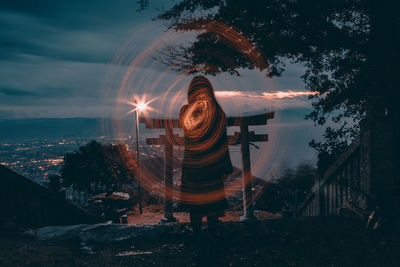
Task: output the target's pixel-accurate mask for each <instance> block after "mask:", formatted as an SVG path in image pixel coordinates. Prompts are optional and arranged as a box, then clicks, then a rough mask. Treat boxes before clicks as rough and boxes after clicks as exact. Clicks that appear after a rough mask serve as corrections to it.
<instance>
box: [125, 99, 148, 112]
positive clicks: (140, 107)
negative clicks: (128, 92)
mask: <svg viewBox="0 0 400 267" xmlns="http://www.w3.org/2000/svg"><path fill="white" fill-rule="evenodd" d="M133 98H134V100H133V101H126V100H125V101H122V102H125V103H127V104H128V105H131V106H132V107H133V109H131V110H130V111H129V112H128V113H132V112H135V111H138V112H146V111H152V110H154V109H153V108H152V107H150V106H149V104H150V103H151V102H153V101H154V100H155V98H153V99H150V100H148V101H146V96H145V95H144V96H143V97H142V98H140V97H138V96H134V97H133Z"/></svg>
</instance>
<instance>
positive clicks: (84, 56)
mask: <svg viewBox="0 0 400 267" xmlns="http://www.w3.org/2000/svg"><path fill="white" fill-rule="evenodd" d="M150 4H151V5H152V6H150V8H149V9H147V10H145V11H144V12H136V9H137V4H136V1H130V0H124V1H119V2H118V4H116V3H114V2H112V1H105V0H102V1H100V0H99V1H96V3H93V2H90V1H78V0H71V1H44V0H43V1H42V0H38V1H2V10H1V11H0V69H1V70H2V71H1V72H0V96H1V97H0V106H1V110H2V112H3V113H4V112H5V113H4V114H7V115H6V116H16V117H24V116H26V117H38V116H52V117H54V116H60V117H70V116H80V117H85V116H96V115H97V116H102V115H103V112H104V110H106V112H105V113H106V115H107V116H110V115H111V114H112V112H111V110H112V109H113V106H114V105H115V103H116V98H117V97H118V96H119V92H120V89H121V88H120V85H121V81H122V77H123V75H124V74H125V73H126V71H127V69H128V66H127V64H128V63H131V62H132V61H133V60H135V59H137V58H138V56H139V55H140V56H141V57H144V60H143V61H141V62H139V63H138V64H136V65H135V72H134V73H135V79H136V78H137V79H136V80H135V82H134V83H132V84H130V85H129V88H128V89H129V90H127V91H126V92H125V93H126V94H125V95H123V96H122V97H125V98H128V97H130V96H131V95H132V94H134V93H135V94H139V95H142V94H147V95H148V96H149V97H151V98H155V97H157V98H158V99H159V100H158V102H154V105H158V104H160V101H161V99H163V98H164V101H163V102H162V103H161V104H162V105H165V106H168V105H170V106H171V105H173V107H174V108H175V109H174V112H178V111H179V106H180V105H181V104H182V103H183V102H184V101H185V97H184V96H185V94H186V93H185V90H187V86H188V82H189V81H190V77H188V78H185V79H184V80H183V81H182V82H178V83H176V81H177V79H178V77H179V75H180V74H179V73H175V72H173V71H172V70H170V69H168V68H167V67H166V66H161V65H157V64H156V63H155V62H154V58H153V57H152V56H153V54H152V52H153V51H154V50H151V49H149V48H151V47H152V45H153V44H157V45H161V44H162V43H157V42H158V40H159V39H160V37H161V36H162V35H163V34H164V31H165V28H164V27H163V26H162V25H161V24H158V23H157V22H151V20H150V19H151V18H152V17H154V16H155V15H156V14H157V13H158V11H156V10H155V8H156V7H161V6H162V5H165V6H166V8H168V6H170V5H173V4H174V2H173V1H166V0H165V1H162V0H154V1H151V3H150ZM188 36H189V35H188ZM188 36H186V35H182V36H177V35H176V34H171V33H167V34H166V35H165V38H166V39H167V40H168V39H174V40H175V37H179V38H183V40H186V41H188V39H189V38H190V37H188ZM185 38H187V39H185ZM179 40H180V39H179ZM121 51H123V52H121ZM121 58H122V60H116V59H121ZM116 63H118V64H116ZM114 69H117V70H118V71H117V72H113V70H114ZM303 69H304V68H303V67H302V66H299V65H290V66H288V70H287V71H286V73H285V74H284V76H283V77H282V78H281V79H266V78H265V74H263V73H260V72H257V71H249V70H241V71H240V72H241V77H232V76H231V75H228V74H221V75H219V76H217V77H210V80H211V81H212V83H213V85H214V88H215V90H216V91H225V93H226V94H231V97H230V98H227V97H221V96H219V98H220V101H221V104H222V105H225V106H226V110H230V111H229V112H236V113H237V112H247V111H248V112H252V110H253V111H254V110H255V111H257V110H265V109H271V108H275V107H279V106H281V105H282V104H284V105H286V106H301V105H305V106H307V105H309V102H307V101H306V100H305V97H303V98H301V97H293V98H290V99H289V100H288V101H285V103H283V101H280V99H277V98H269V99H268V98H265V97H264V96H263V95H262V94H263V93H267V94H268V93H274V92H280V91H285V92H286V91H289V90H292V91H293V92H296V91H304V84H303V82H302V81H301V79H300V78H299V77H300V73H301V71H303ZM285 75H286V76H285ZM236 91H237V92H241V93H242V95H234V92H236ZM177 92H179V93H180V96H181V97H180V98H179V99H177V98H175V99H172V98H173V97H174V96H175V93H177ZM228 92H230V93H228ZM222 98H223V99H222ZM174 101H175V102H174ZM241 102H243V105H242V106H241V105H239V104H240V103H241ZM232 103H233V104H232ZM161 104H160V105H161ZM162 105H161V106H160V109H159V110H160V112H161V110H162ZM168 108H169V107H168ZM7 112H8V113H7Z"/></svg>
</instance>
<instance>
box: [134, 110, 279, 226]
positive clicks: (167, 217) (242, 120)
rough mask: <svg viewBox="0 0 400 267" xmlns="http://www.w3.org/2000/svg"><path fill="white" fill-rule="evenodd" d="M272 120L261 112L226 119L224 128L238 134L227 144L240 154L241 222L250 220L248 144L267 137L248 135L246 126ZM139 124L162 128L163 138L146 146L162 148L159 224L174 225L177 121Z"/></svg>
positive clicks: (143, 119)
mask: <svg viewBox="0 0 400 267" xmlns="http://www.w3.org/2000/svg"><path fill="white" fill-rule="evenodd" d="M273 118H274V112H268V113H263V114H259V115H253V116H243V117H228V118H227V126H239V127H240V132H235V133H234V135H233V136H229V135H228V144H229V145H238V144H240V146H241V154H242V179H243V180H242V181H243V189H242V190H243V208H244V215H243V216H242V217H241V218H240V220H241V221H245V220H251V219H254V218H255V217H254V211H253V206H252V175H251V164H250V146H249V144H250V142H267V141H268V135H267V134H255V133H254V131H251V132H249V126H256V125H266V124H267V121H268V119H273ZM139 122H141V123H145V125H146V128H148V129H165V135H160V136H159V137H158V138H146V144H148V145H164V146H165V150H164V217H163V218H162V219H161V222H175V221H177V218H175V217H174V216H173V211H172V201H171V199H172V196H170V194H171V192H172V191H171V190H168V188H172V183H173V146H174V145H178V146H183V145H184V141H183V137H180V136H179V135H178V134H173V129H174V128H179V121H178V119H156V118H147V117H140V118H139Z"/></svg>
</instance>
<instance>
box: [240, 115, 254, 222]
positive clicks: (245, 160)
mask: <svg viewBox="0 0 400 267" xmlns="http://www.w3.org/2000/svg"><path fill="white" fill-rule="evenodd" d="M240 132H241V138H240V144H241V152H242V179H243V216H242V217H240V220H241V221H247V220H254V219H255V217H254V210H253V195H252V188H253V183H252V175H251V166H250V145H249V142H250V138H249V129H248V124H247V123H246V122H245V121H242V123H241V125H240Z"/></svg>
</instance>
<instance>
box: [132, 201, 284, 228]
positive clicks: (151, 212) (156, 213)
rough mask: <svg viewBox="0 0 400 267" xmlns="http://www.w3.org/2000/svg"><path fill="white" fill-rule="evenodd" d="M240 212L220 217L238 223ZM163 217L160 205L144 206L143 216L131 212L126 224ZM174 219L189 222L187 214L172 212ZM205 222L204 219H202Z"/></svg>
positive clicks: (270, 216) (260, 213) (261, 214)
mask: <svg viewBox="0 0 400 267" xmlns="http://www.w3.org/2000/svg"><path fill="white" fill-rule="evenodd" d="M241 215H242V212H234V211H226V212H225V216H224V217H221V218H220V220H221V221H222V222H238V221H240V216H241ZM254 215H255V216H256V217H257V219H259V220H265V219H277V218H280V217H281V215H280V214H272V213H269V212H266V211H255V212H254ZM163 216H164V213H163V207H162V205H152V206H144V207H143V214H139V213H138V212H137V211H132V212H131V213H129V214H128V224H158V223H159V222H160V220H161V218H162V217H163ZM174 217H176V218H177V219H178V221H179V222H181V223H188V222H190V218H189V213H186V212H174ZM203 220H204V221H206V218H205V217H204V218H203Z"/></svg>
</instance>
